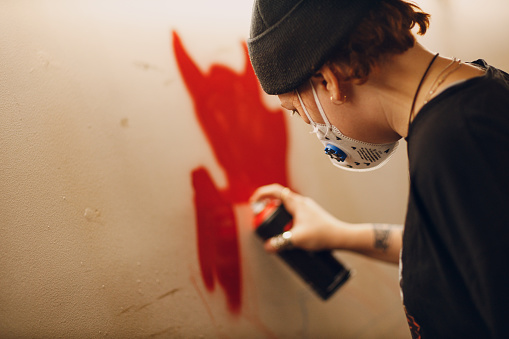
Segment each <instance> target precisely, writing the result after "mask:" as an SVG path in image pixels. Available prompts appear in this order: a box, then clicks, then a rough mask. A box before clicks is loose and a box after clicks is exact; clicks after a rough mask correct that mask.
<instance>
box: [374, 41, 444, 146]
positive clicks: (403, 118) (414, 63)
mask: <svg viewBox="0 0 509 339" xmlns="http://www.w3.org/2000/svg"><path fill="white" fill-rule="evenodd" d="M434 56H435V53H432V52H431V51H429V50H427V49H425V48H424V47H423V46H422V45H420V44H416V45H415V46H414V47H412V48H411V49H409V50H408V51H406V52H405V53H403V54H400V55H395V56H393V57H391V58H390V59H387V60H384V61H383V63H382V64H381V65H380V69H379V70H378V71H377V72H376V73H374V74H373V76H372V77H370V80H368V82H367V83H366V84H368V83H369V85H371V86H372V87H373V88H374V89H375V92H376V93H377V94H376V95H378V96H379V100H378V102H379V103H380V104H381V105H380V106H381V110H382V111H383V112H382V113H383V114H384V115H385V118H386V120H387V123H388V125H389V126H390V128H392V130H393V131H394V132H396V133H397V134H398V135H399V136H401V137H406V136H407V135H408V122H409V118H410V110H411V108H412V102H413V100H414V97H415V96H416V91H417V87H418V86H419V83H420V82H421V79H422V78H423V76H424V73H425V72H426V69H427V68H428V66H429V64H430V62H431V60H432V59H433V57H434ZM437 62H438V60H436V61H435V63H434V65H433V66H432V67H431V68H430V70H429V71H428V74H427V76H426V78H424V80H423V82H422V85H421V89H420V91H419V92H420V93H417V100H416V103H415V108H414V114H413V117H415V115H416V112H418V111H419V110H420V108H421V107H422V105H423V102H422V98H421V95H420V94H422V93H423V92H426V89H427V88H428V86H429V82H430V79H432V74H433V73H434V68H435V66H436V63H437Z"/></svg>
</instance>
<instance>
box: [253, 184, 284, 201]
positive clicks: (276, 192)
mask: <svg viewBox="0 0 509 339" xmlns="http://www.w3.org/2000/svg"><path fill="white" fill-rule="evenodd" d="M283 189H284V186H281V185H279V184H272V185H266V186H262V187H259V188H258V189H256V191H255V192H254V193H253V195H252V196H251V198H250V199H249V201H250V202H251V203H253V202H256V201H260V200H263V199H280V198H281V192H282V191H283Z"/></svg>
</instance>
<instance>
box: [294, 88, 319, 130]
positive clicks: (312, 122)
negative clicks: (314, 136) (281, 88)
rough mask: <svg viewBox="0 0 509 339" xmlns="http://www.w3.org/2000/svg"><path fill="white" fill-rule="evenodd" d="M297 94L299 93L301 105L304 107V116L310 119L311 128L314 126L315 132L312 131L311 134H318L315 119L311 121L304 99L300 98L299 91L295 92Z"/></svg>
mask: <svg viewBox="0 0 509 339" xmlns="http://www.w3.org/2000/svg"><path fill="white" fill-rule="evenodd" d="M295 92H296V93H297V97H298V98H299V102H300V105H301V106H302V109H303V110H304V114H306V116H307V117H308V119H309V122H310V123H311V126H313V131H311V133H316V132H317V131H318V126H317V125H316V122H314V121H313V119H311V115H309V113H308V110H307V109H306V106H304V102H303V101H302V98H301V97H300V93H299V91H298V90H295Z"/></svg>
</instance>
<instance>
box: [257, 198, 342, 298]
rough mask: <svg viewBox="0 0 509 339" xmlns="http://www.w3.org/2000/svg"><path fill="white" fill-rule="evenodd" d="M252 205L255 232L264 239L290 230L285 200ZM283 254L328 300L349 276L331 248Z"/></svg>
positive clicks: (281, 255)
mask: <svg viewBox="0 0 509 339" xmlns="http://www.w3.org/2000/svg"><path fill="white" fill-rule="evenodd" d="M260 204H261V205H257V206H255V207H254V208H253V210H254V212H255V218H254V223H255V227H256V233H257V234H258V236H260V238H262V239H263V240H267V239H270V238H272V237H274V236H276V235H279V234H282V233H283V232H285V231H288V230H289V229H290V228H291V227H292V220H293V218H292V215H291V214H290V213H288V211H287V210H286V209H285V207H284V205H283V204H282V203H278V202H276V201H275V200H272V201H269V202H268V203H260ZM278 255H279V257H281V258H282V259H283V260H284V261H285V262H286V263H287V264H288V265H289V266H290V267H291V268H292V269H293V270H294V271H295V272H297V273H298V274H299V275H300V277H301V278H302V279H304V281H305V282H306V283H307V284H308V285H309V286H311V288H312V289H313V290H314V291H315V292H316V293H317V294H318V295H319V296H320V297H321V298H322V299H323V300H326V299H328V298H329V297H330V296H331V295H332V294H334V292H336V291H337V289H338V288H339V287H341V286H342V285H343V284H344V283H345V282H346V281H347V280H348V278H349V277H350V270H348V269H346V268H345V267H344V266H343V265H342V264H341V263H340V262H339V261H338V260H337V259H336V258H335V257H334V256H333V255H332V253H331V251H317V252H314V251H306V250H302V249H299V248H291V249H286V250H281V251H279V252H278Z"/></svg>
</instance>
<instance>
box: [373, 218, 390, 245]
mask: <svg viewBox="0 0 509 339" xmlns="http://www.w3.org/2000/svg"><path fill="white" fill-rule="evenodd" d="M373 232H374V234H375V243H374V247H375V249H379V250H382V251H383V252H387V249H388V248H389V236H390V234H391V227H390V225H388V224H373Z"/></svg>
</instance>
